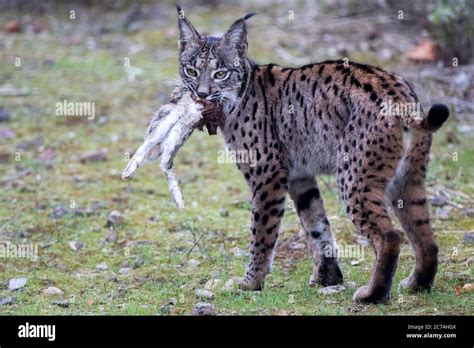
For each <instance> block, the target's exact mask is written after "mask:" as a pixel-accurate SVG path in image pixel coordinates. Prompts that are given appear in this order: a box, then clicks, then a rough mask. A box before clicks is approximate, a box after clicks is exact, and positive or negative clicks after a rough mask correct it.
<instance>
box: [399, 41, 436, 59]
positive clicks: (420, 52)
mask: <svg viewBox="0 0 474 348" xmlns="http://www.w3.org/2000/svg"><path fill="white" fill-rule="evenodd" d="M437 56H438V47H437V45H436V43H435V42H434V41H433V40H430V39H425V40H423V41H421V42H420V43H419V44H417V45H416V46H415V47H413V48H412V49H411V50H410V52H408V55H407V57H408V59H410V60H413V61H416V62H432V61H434V60H435V59H436V58H437Z"/></svg>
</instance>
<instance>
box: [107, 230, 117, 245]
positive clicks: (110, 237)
mask: <svg viewBox="0 0 474 348" xmlns="http://www.w3.org/2000/svg"><path fill="white" fill-rule="evenodd" d="M105 240H106V241H107V242H109V243H115V242H116V241H117V232H116V231H115V230H113V229H110V230H109V231H108V232H107V236H106V237H105Z"/></svg>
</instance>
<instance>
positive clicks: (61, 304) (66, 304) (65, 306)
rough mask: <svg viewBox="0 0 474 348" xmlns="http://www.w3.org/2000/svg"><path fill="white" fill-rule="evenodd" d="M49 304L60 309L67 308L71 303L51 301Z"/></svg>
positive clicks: (67, 301)
mask: <svg viewBox="0 0 474 348" xmlns="http://www.w3.org/2000/svg"><path fill="white" fill-rule="evenodd" d="M51 304H52V305H55V306H59V307H62V308H68V307H69V305H70V304H71V303H70V302H69V300H62V301H53V302H51Z"/></svg>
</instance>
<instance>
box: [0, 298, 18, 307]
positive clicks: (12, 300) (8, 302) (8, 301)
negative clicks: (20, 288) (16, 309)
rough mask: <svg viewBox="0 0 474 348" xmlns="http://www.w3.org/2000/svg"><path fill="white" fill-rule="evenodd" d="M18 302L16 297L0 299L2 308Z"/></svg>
mask: <svg viewBox="0 0 474 348" xmlns="http://www.w3.org/2000/svg"><path fill="white" fill-rule="evenodd" d="M15 302H16V297H14V296H9V297H5V298H1V299H0V306H6V305H12V304H14V303H15Z"/></svg>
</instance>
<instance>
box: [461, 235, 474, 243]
mask: <svg viewBox="0 0 474 348" xmlns="http://www.w3.org/2000/svg"><path fill="white" fill-rule="evenodd" d="M462 240H463V242H464V243H474V232H467V233H464V237H463V239H462Z"/></svg>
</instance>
